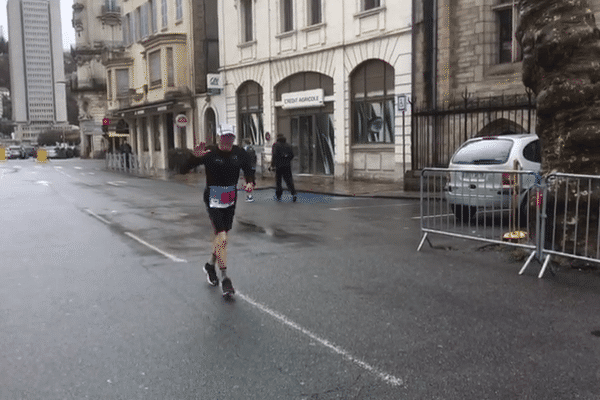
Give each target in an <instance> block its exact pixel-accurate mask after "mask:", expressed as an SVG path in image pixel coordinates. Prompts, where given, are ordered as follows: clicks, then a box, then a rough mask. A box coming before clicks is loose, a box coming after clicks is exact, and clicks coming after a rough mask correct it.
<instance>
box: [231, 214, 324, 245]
mask: <svg viewBox="0 0 600 400" xmlns="http://www.w3.org/2000/svg"><path fill="white" fill-rule="evenodd" d="M236 222H237V229H236V230H237V231H238V232H241V233H262V234H265V235H266V236H268V237H271V238H273V239H276V240H285V241H289V242H305V243H314V242H316V241H317V237H316V235H307V234H299V233H290V232H287V231H285V230H283V229H281V228H272V227H262V226H258V225H256V224H255V223H253V222H250V221H243V220H240V219H237V221H236Z"/></svg>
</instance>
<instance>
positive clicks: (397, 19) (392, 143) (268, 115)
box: [219, 0, 412, 181]
mask: <svg viewBox="0 0 600 400" xmlns="http://www.w3.org/2000/svg"><path fill="white" fill-rule="evenodd" d="M411 17H412V14H411V2H410V1H392V0H352V1H343V2H342V1H339V2H338V1H322V0H302V1H300V0H277V1H273V0H223V1H220V2H219V21H220V35H219V36H220V43H221V45H220V51H221V74H222V78H223V80H224V96H225V105H224V109H223V110H222V111H220V112H219V113H220V116H221V117H220V118H219V120H220V122H227V123H231V124H234V125H235V126H236V127H237V132H238V137H239V139H240V140H242V141H245V140H247V141H249V142H251V143H253V144H254V145H255V147H256V148H257V150H258V152H259V153H264V156H263V157H262V158H263V161H264V162H268V160H269V157H270V152H271V145H272V144H273V143H274V139H275V137H276V135H277V134H283V135H284V136H285V137H286V138H287V140H288V142H289V143H291V145H292V147H293V149H294V152H295V154H296V157H295V159H294V162H293V165H292V167H293V171H294V172H295V173H300V174H310V175H319V176H328V177H333V178H335V179H379V180H388V181H400V180H402V175H403V171H404V168H405V165H406V163H409V162H410V159H407V158H406V156H407V155H408V156H410V153H409V152H406V151H405V149H410V123H409V122H410V119H409V117H408V116H409V115H410V114H409V113H410V110H408V109H405V108H404V106H405V105H406V101H405V99H407V98H410V97H411V72H412V71H411ZM403 110H404V111H403ZM403 116H404V117H406V119H403Z"/></svg>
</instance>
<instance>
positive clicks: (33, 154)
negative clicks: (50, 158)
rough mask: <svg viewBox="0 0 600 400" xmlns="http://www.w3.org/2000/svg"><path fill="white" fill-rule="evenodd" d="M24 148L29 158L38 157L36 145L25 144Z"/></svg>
mask: <svg viewBox="0 0 600 400" xmlns="http://www.w3.org/2000/svg"><path fill="white" fill-rule="evenodd" d="M23 150H25V154H26V155H27V158H29V157H33V158H35V157H37V149H36V148H35V147H34V146H24V147H23Z"/></svg>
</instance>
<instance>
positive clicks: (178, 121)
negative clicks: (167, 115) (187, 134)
mask: <svg viewBox="0 0 600 400" xmlns="http://www.w3.org/2000/svg"><path fill="white" fill-rule="evenodd" d="M187 123H188V119H187V117H186V115H185V114H179V115H178V116H176V117H175V125H177V127H178V128H185V127H186V126H187Z"/></svg>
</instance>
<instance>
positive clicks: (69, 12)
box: [0, 0, 75, 50]
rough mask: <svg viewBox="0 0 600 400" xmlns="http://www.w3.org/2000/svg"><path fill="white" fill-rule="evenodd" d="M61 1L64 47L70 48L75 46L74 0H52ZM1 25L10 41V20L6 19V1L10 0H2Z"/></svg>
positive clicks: (0, 10)
mask: <svg viewBox="0 0 600 400" xmlns="http://www.w3.org/2000/svg"><path fill="white" fill-rule="evenodd" d="M50 1H60V20H61V23H62V36H63V48H64V49H66V50H69V49H70V48H71V46H73V47H75V30H74V29H73V26H72V25H71V19H72V18H73V8H72V6H73V0H50ZM0 2H1V3H0V26H2V32H3V34H4V38H6V39H8V40H9V41H10V38H9V37H8V22H7V21H6V3H7V2H8V0H0Z"/></svg>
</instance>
